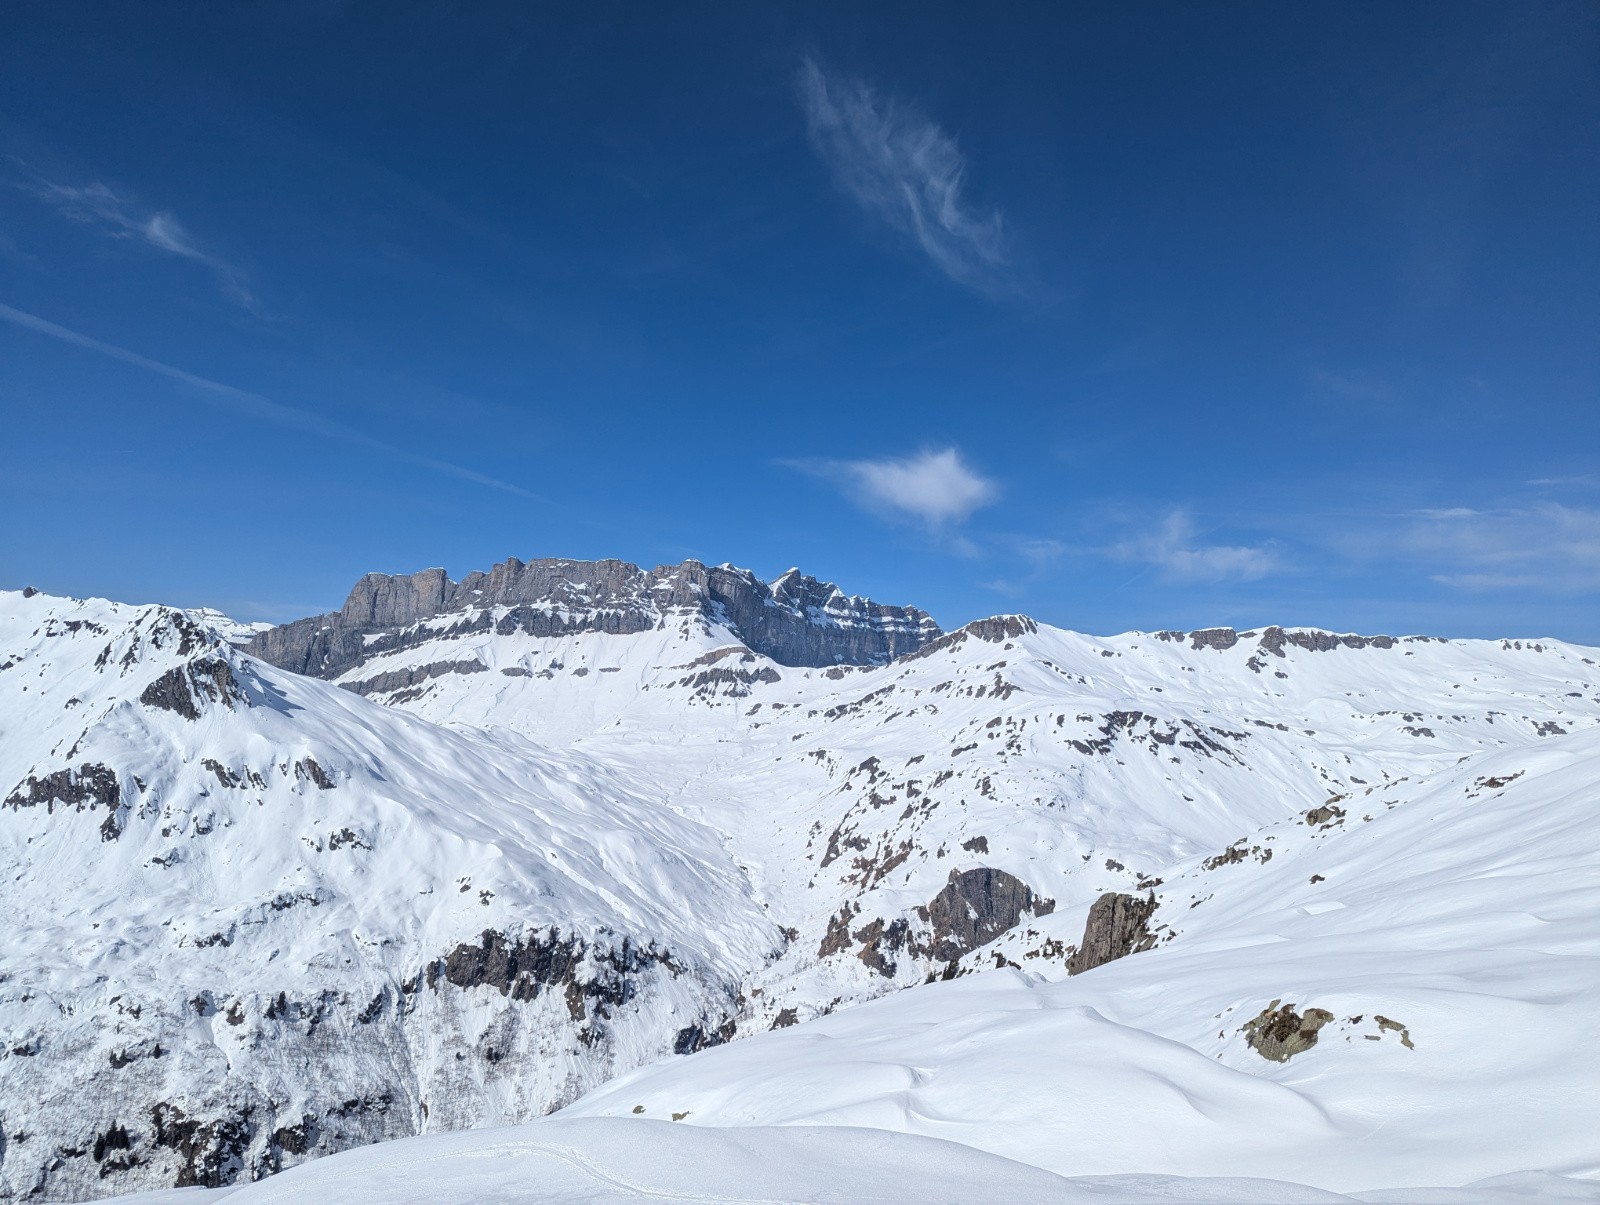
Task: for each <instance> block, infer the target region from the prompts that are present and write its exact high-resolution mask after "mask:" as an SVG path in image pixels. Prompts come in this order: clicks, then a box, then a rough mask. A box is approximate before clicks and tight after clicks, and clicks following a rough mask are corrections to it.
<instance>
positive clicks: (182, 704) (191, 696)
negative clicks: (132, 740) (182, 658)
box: [139, 657, 249, 720]
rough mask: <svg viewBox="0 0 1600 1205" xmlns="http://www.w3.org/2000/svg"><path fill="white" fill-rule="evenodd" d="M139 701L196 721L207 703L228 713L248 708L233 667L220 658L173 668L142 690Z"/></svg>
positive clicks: (200, 658)
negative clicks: (224, 709) (238, 708)
mask: <svg viewBox="0 0 1600 1205" xmlns="http://www.w3.org/2000/svg"><path fill="white" fill-rule="evenodd" d="M139 702H141V703H143V704H144V705H145V706H146V707H155V708H157V709H159V710H162V711H171V712H175V713H176V714H178V715H180V716H182V717H183V718H184V719H186V720H198V719H199V718H200V712H201V709H202V708H203V707H204V706H205V705H206V704H207V703H220V704H222V705H223V706H225V707H227V708H229V709H230V710H231V709H232V708H234V707H236V706H245V707H248V706H249V699H248V697H247V696H246V695H245V693H244V689H243V688H242V687H241V686H240V685H239V682H238V679H236V678H235V677H234V676H233V667H232V666H231V665H229V664H228V663H227V662H226V661H224V660H223V659H222V658H221V657H197V658H195V659H194V660H193V661H190V662H187V663H185V664H183V665H175V666H173V667H172V668H171V669H169V670H168V671H167V672H166V673H164V674H162V675H161V676H160V677H159V678H157V679H156V680H155V681H154V682H152V683H150V685H149V686H147V687H145V688H144V693H143V694H141V695H140V696H139Z"/></svg>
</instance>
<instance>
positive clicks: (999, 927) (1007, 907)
mask: <svg viewBox="0 0 1600 1205" xmlns="http://www.w3.org/2000/svg"><path fill="white" fill-rule="evenodd" d="M1055 906H1056V904H1055V901H1054V900H1049V899H1040V898H1038V897H1037V896H1035V895H1034V894H1033V891H1032V890H1031V889H1030V888H1029V887H1028V885H1027V884H1026V883H1024V882H1023V881H1022V880H1021V879H1019V878H1017V877H1016V876H1015V875H1012V874H1007V873H1006V872H1005V871H1003V870H996V869H995V868H993V867H992V866H980V867H979V868H978V869H976V870H966V871H959V872H958V871H951V872H950V881H949V882H948V883H946V884H945V886H944V890H943V891H941V892H939V894H938V895H936V896H934V897H933V900H932V902H931V903H929V905H928V923H929V925H930V926H931V927H932V929H933V950H932V954H933V957H934V958H937V959H939V960H941V961H943V962H951V961H954V960H955V959H957V958H960V957H961V956H962V955H963V954H965V953H967V952H968V951H970V950H976V949H977V948H978V947H979V946H982V945H987V944H988V943H989V942H991V941H993V940H994V939H995V938H997V937H999V936H1000V934H1002V933H1004V932H1005V931H1006V930H1007V929H1010V928H1012V927H1013V926H1014V925H1016V923H1017V922H1018V921H1020V920H1021V919H1022V918H1023V917H1024V916H1045V915H1048V914H1049V913H1051V912H1054V911H1055Z"/></svg>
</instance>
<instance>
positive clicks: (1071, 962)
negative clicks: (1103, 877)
mask: <svg viewBox="0 0 1600 1205" xmlns="http://www.w3.org/2000/svg"><path fill="white" fill-rule="evenodd" d="M1155 911H1156V893H1155V892H1154V891H1152V892H1151V893H1150V894H1149V895H1148V896H1146V897H1145V898H1144V899H1140V898H1139V897H1138V896H1136V895H1124V894H1123V893H1122V892H1119V891H1108V892H1106V893H1105V894H1104V895H1102V896H1101V897H1100V898H1099V899H1097V900H1096V901H1095V902H1094V903H1093V904H1091V905H1090V907H1089V918H1088V920H1087V921H1085V922H1084V926H1083V940H1082V941H1080V942H1079V943H1078V948H1077V950H1076V951H1074V952H1073V955H1072V957H1071V958H1069V959H1067V974H1069V975H1081V974H1082V973H1083V972H1084V971H1091V970H1093V969H1094V968H1095V967H1098V966H1104V965H1105V964H1106V963H1108V962H1115V961H1116V960H1117V959H1118V958H1126V957H1127V956H1128V955H1129V954H1137V953H1139V952H1140V951H1141V950H1148V949H1149V948H1150V947H1151V946H1153V945H1155V940H1156V939H1155V935H1154V934H1152V933H1151V932H1150V928H1149V925H1150V918H1151V917H1152V916H1154V915H1155Z"/></svg>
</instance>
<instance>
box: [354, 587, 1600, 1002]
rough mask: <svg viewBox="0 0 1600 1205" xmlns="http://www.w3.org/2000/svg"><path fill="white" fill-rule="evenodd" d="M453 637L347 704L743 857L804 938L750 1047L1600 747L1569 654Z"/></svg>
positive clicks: (1361, 644) (1315, 642) (1394, 647)
mask: <svg viewBox="0 0 1600 1205" xmlns="http://www.w3.org/2000/svg"><path fill="white" fill-rule="evenodd" d="M401 580H403V579H401ZM360 593H361V588H360V587H358V590H357V592H355V593H353V594H352V598H353V599H354V598H356V597H357V595H359V594H360ZM561 597H563V598H567V596H566V595H562V596H561ZM567 602H568V603H570V602H571V600H570V598H567ZM366 606H367V604H360V605H358V606H355V608H354V609H356V610H358V611H359V610H363V609H364V608H366ZM440 622H443V621H438V620H422V621H417V622H415V623H413V624H411V625H410V626H408V627H406V628H404V629H402V630H401V631H400V633H399V634H398V635H396V636H393V637H392V638H391V637H386V638H385V639H386V640H389V639H392V640H393V642H394V643H395V645H396V647H394V648H393V649H387V650H386V649H385V648H384V647H380V642H379V641H374V645H373V651H372V652H371V653H370V654H369V655H366V656H364V657H363V658H362V659H361V660H360V661H359V662H357V663H356V664H353V665H351V666H349V667H347V668H346V669H345V670H344V671H343V672H342V673H341V674H339V675H338V676H337V680H338V681H339V682H341V684H343V685H345V686H347V687H349V688H351V689H352V690H357V691H360V692H362V693H366V694H367V695H368V697H371V698H374V699H377V700H379V701H383V702H387V703H390V704H391V705H394V706H397V707H402V708H404V709H406V710H410V711H412V712H415V713H416V714H419V715H422V716H424V717H426V718H429V719H432V720H435V721H437V722H442V723H451V724H464V725H471V726H475V727H491V728H495V729H511V730H513V731H518V732H521V733H524V734H525V735H528V736H530V737H532V738H533V739H536V740H538V741H540V742H541V743H546V744H550V745H553V746H559V747H563V748H567V749H571V750H577V751H582V752H583V753H584V754H586V755H587V756H590V757H592V758H594V759H595V760H596V761H598V762H601V763H604V764H606V765H608V766H612V767H614V768H615V769H617V770H618V771H619V772H621V773H624V774H625V775H626V776H627V777H628V779H629V780H630V781H633V782H639V783H649V784H650V789H651V792H652V793H653V794H655V795H657V796H659V797H661V798H663V799H666V800H668V801H670V802H671V803H672V804H673V806H675V807H677V808H678V809H680V810H681V811H683V812H684V814H686V815H689V816H693V817H695V818H697V819H700V820H703V821H704V822H706V823H707V824H710V825H711V826H713V827H715V828H717V829H718V830H719V831H722V832H724V833H726V834H728V836H729V848H730V849H731V850H732V851H733V852H734V854H735V855H736V856H737V858H738V859H739V862H740V864H741V866H743V867H745V868H747V870H748V872H749V874H750V876H751V878H752V881H753V883H754V885H755V889H756V890H757V892H758V893H759V894H760V896H761V898H762V899H763V900H765V901H766V902H767V903H768V904H769V905H770V906H771V908H772V914H773V916H774V917H775V918H777V919H778V921H779V922H780V923H781V924H782V925H784V926H785V927H786V928H787V929H788V930H789V931H790V932H792V933H793V934H794V935H795V937H794V940H793V941H791V943H790V944H789V946H788V947H787V949H786V951H785V953H784V956H783V957H782V958H781V959H779V960H778V961H777V962H776V963H774V964H772V965H771V966H769V967H767V968H765V969H764V970H763V971H762V972H761V973H760V974H759V975H758V976H757V977H755V978H754V979H752V980H751V981H750V983H749V984H748V985H747V990H746V992H745V997H744V1001H743V1003H742V1005H741V1008H740V1010H739V1015H738V1017H737V1018H736V1026H737V1029H738V1031H739V1032H741V1033H744V1032H751V1031H754V1030H764V1029H765V1028H767V1027H769V1026H770V1025H772V1024H775V1023H777V1024H787V1023H790V1022H792V1021H794V1020H803V1019H805V1018H806V1017H808V1016H814V1015H817V1014H818V1013H819V1012H823V1011H827V1010H828V1009H830V1008H833V1007H838V1006H839V1005H841V1004H844V1003H851V1002H857V1001H860V1000H863V999H868V998H871V997H873V996H876V995H878V994H881V993H883V992H885V991H888V990H892V989H894V988H896V987H900V986H905V985H907V984H911V983H916V982H921V981H922V980H923V979H925V978H926V977H927V976H928V974H929V973H930V972H941V973H942V971H943V968H944V967H945V965H946V964H948V963H949V962H950V961H951V960H953V959H955V958H958V957H960V956H961V955H962V954H964V953H966V952H967V951H968V950H970V949H971V948H973V947H974V946H975V945H979V944H982V943H983V942H984V941H987V940H988V939H989V938H990V937H992V936H994V935H995V934H996V933H999V932H1001V931H1003V930H1004V929H1006V928H1009V927H1010V926H1012V925H1013V924H1015V923H1016V922H1018V921H1019V920H1021V919H1023V918H1024V917H1027V916H1033V915H1040V914H1042V913H1044V912H1046V911H1048V910H1049V909H1051V908H1053V907H1065V906H1068V905H1074V904H1086V903H1087V902H1088V901H1089V900H1091V899H1093V898H1095V897H1096V896H1097V895H1099V894H1100V893H1102V892H1104V891H1107V890H1122V891H1135V890H1138V889H1139V887H1138V885H1139V884H1140V883H1141V882H1145V881H1147V880H1148V879H1151V878H1155V877H1159V876H1161V875H1162V874H1163V873H1164V872H1165V870H1166V868H1168V867H1169V866H1171V865H1172V864H1174V863H1175V862H1179V861H1182V860H1183V859H1185V858H1195V857H1201V856H1211V855H1216V854H1221V853H1223V852H1224V851H1226V850H1227V849H1228V848H1229V847H1230V846H1231V845H1232V843H1234V842H1235V841H1237V840H1238V839H1239V838H1240V837H1242V836H1245V835H1246V834H1249V833H1251V832H1253V831H1255V830H1256V829H1257V828H1259V827H1261V826H1263V825H1267V824H1271V823H1274V822H1277V821H1281V820H1284V819H1286V818H1289V817H1294V816H1297V815H1299V814H1301V813H1303V812H1304V811H1306V810H1307V809H1309V808H1311V807H1314V806H1317V805H1319V804H1321V803H1322V802H1323V801H1324V800H1326V799H1328V798H1329V797H1330V796H1334V795H1340V794H1345V793H1348V792H1353V791H1354V792H1359V791H1361V790H1364V789H1366V787H1368V786H1370V785H1373V784H1384V783H1390V782H1396V781H1399V780H1401V779H1406V778H1415V777H1417V776H1419V775H1425V774H1429V773H1432V772H1435V771H1438V770H1441V769H1443V768H1446V767H1448V766H1450V765H1453V764H1454V763H1455V762H1456V760H1457V759H1459V758H1460V757H1462V756H1465V755H1468V754H1470V753H1475V752H1478V751H1482V750H1486V749H1495V748H1505V747H1513V748H1514V747H1521V746H1524V745H1528V744H1537V743H1539V742H1542V741H1545V740H1548V739H1551V738H1553V737H1555V736H1558V735H1560V734H1561V733H1564V732H1567V731H1578V730H1582V729H1584V728H1587V727H1590V726H1593V725H1594V724H1596V723H1597V722H1600V666H1597V664H1596V657H1595V655H1594V650H1587V649H1581V648H1576V647H1574V646H1570V645H1565V644H1562V643H1559V642H1555V641H1443V640H1439V639H1436V638H1429V637H1405V638H1390V637H1386V636H1379V637H1370V638H1368V637H1359V636H1348V635H1335V634H1331V633H1327V632H1321V631H1285V630H1283V629H1280V628H1267V629H1264V630H1261V631H1257V632H1247V633H1236V632H1233V631H1232V630H1230V629H1211V630H1206V631H1199V632H1193V633H1188V634H1184V633H1178V632H1159V633H1153V634H1147V633H1129V634H1126V635H1123V636H1117V637H1110V638H1095V637H1088V636H1083V635H1080V634H1077V633H1072V632H1066V631H1062V630H1060V629H1053V628H1049V627H1042V626H1040V625H1038V624H1035V623H1034V622H1033V621H1032V620H1030V619H1027V618H1025V617H1021V616H1009V617H1000V618H996V619H991V620H984V621H980V622H978V623H975V624H971V625H968V626H967V627H966V628H963V629H961V630H960V631H958V632H954V633H951V634H949V635H947V636H943V637H941V638H937V639H934V640H931V641H929V642H928V643H926V644H923V645H922V646H921V647H920V648H918V649H917V651H915V652H914V653H912V654H910V655H907V656H905V657H902V658H900V659H898V660H896V661H894V662H892V663H890V664H888V665H884V666H852V665H832V666H829V667H827V668H822V667H803V666H786V665H781V664H779V663H777V662H775V661H773V660H772V659H770V658H767V657H763V656H761V655H760V654H759V653H756V652H754V651H753V650H751V649H749V648H747V647H746V646H745V645H743V644H741V643H740V642H739V637H738V633H737V632H736V631H734V630H733V629H732V628H730V627H728V626H726V625H721V624H719V623H717V622H715V621H714V620H708V619H706V618H705V617H704V616H701V615H699V614H698V613H697V614H696V616H694V617H693V618H691V619H685V620H683V621H682V622H679V623H666V624H658V625H657V626H655V627H651V628H646V629H644V630H640V631H636V632H627V633H623V634H613V633H609V632H601V631H597V630H595V628H596V626H597V621H596V620H595V619H594V617H593V616H588V617H584V616H578V617H577V618H575V619H574V620H573V624H574V630H573V631H570V632H568V633H566V634H564V635H559V636H542V635H535V634H531V633H530V632H528V631H526V630H523V629H521V628H514V627H513V626H512V625H505V624H497V623H488V622H480V621H474V622H472V623H467V624H463V623H461V622H460V621H459V617H457V618H453V619H451V620H450V621H449V622H448V625H447V626H445V627H443V628H438V627H434V626H430V625H436V624H438V623H440ZM440 667H449V668H448V669H441V668H440Z"/></svg>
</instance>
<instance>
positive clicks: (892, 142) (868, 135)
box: [799, 59, 1010, 293]
mask: <svg viewBox="0 0 1600 1205" xmlns="http://www.w3.org/2000/svg"><path fill="white" fill-rule="evenodd" d="M799 86H800V99H801V103H802V104H803V105H804V107H805V113H806V128H807V131H808V133H809V135H810V138H811V145H812V147H813V148H814V149H815V150H816V153H817V155H818V156H819V157H820V158H821V159H822V161H823V162H824V163H826V164H827V166H828V168H829V169H830V170H831V171H832V172H833V176H834V179H835V180H836V181H837V182H838V184H839V186H840V188H841V189H843V190H844V192H845V193H847V194H848V195H849V196H850V197H851V198H853V199H854V200H855V201H856V202H857V203H858V204H859V205H860V206H861V207H862V208H863V209H865V210H866V211H867V212H869V213H871V214H873V215H875V216H876V217H878V218H880V219H882V220H883V221H884V222H886V223H888V224H889V225H890V226H891V227H893V228H894V229H895V230H898V231H899V232H900V233H901V234H903V235H905V236H906V237H908V238H910V239H912V240H913V241H915V243H916V244H917V245H918V246H920V247H921V248H922V250H923V251H924V252H925V253H926V254H927V256H928V258H929V259H931V260H932V261H933V262H934V264H935V265H936V266H937V267H938V268H939V270H940V271H942V272H943V273H944V274H945V275H946V276H949V277H950V278H951V279H952V280H954V281H957V282H959V283H961V284H963V285H967V286H968V287H970V288H974V289H977V290H979V291H982V292H986V293H994V292H998V291H1000V290H1001V289H1002V288H1003V287H1004V285H1005V282H1006V269H1007V267H1008V264H1009V259H1010V254H1009V247H1008V240H1007V238H1006V231H1005V224H1004V221H1003V219H1002V218H1001V215H1000V213H999V212H998V211H990V212H982V211H980V210H979V209H977V208H975V207H974V206H972V205H971V204H970V203H969V202H968V201H967V200H966V198H965V197H964V196H963V191H964V189H965V186H966V176H967V164H966V159H965V158H964V157H963V156H962V154H961V151H960V148H958V147H957V146H956V144H955V141H954V139H952V138H951V137H950V136H949V135H948V134H946V133H945V132H944V131H943V130H942V129H941V128H940V127H939V126H938V125H937V124H936V123H935V122H933V121H931V120H929V119H928V118H927V117H925V116H923V115H922V114H921V113H920V112H918V111H917V110H916V109H915V108H914V107H913V106H911V105H908V104H906V103H904V102H901V101H897V100H894V99H892V98H889V97H884V96H880V95H879V94H877V93H876V92H874V91H873V90H872V88H871V87H870V86H868V85H867V84H866V83H865V82H864V81H862V80H858V79H848V78H841V77H838V76H829V75H827V74H825V73H824V72H823V70H822V68H820V67H819V66H818V65H817V64H816V63H814V62H812V61H811V60H810V59H807V60H806V61H805V62H804V63H802V64H801V67H800V75H799Z"/></svg>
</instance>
